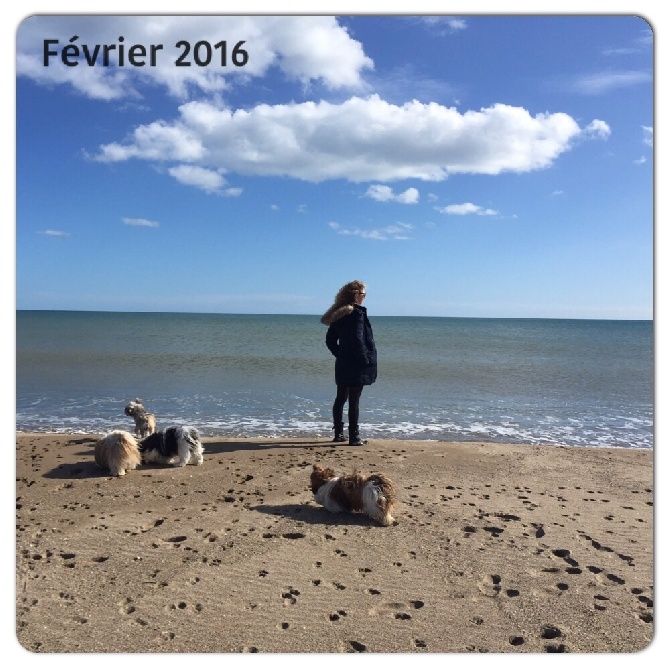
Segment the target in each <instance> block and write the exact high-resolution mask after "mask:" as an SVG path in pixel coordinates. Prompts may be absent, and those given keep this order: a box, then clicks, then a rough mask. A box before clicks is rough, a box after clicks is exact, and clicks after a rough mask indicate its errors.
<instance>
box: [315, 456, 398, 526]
mask: <svg viewBox="0 0 670 670" xmlns="http://www.w3.org/2000/svg"><path fill="white" fill-rule="evenodd" d="M310 482H311V488H312V493H313V494H314V500H315V501H316V502H317V503H319V504H320V505H323V506H324V507H325V508H326V509H327V510H328V511H329V512H364V513H365V514H367V515H368V516H369V517H370V518H371V519H374V520H375V521H378V522H379V523H380V524H381V525H382V526H388V525H390V524H391V523H393V517H392V516H391V511H392V510H393V506H394V505H395V503H396V491H395V485H394V484H393V482H392V481H391V480H390V479H389V478H388V477H387V476H386V475H382V474H377V473H375V474H372V475H368V476H366V475H362V474H360V473H358V472H354V473H353V474H351V475H341V476H338V475H336V474H335V471H334V470H333V469H332V468H322V467H320V466H319V465H314V467H313V469H312V474H311V476H310Z"/></svg>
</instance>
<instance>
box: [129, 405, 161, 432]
mask: <svg viewBox="0 0 670 670" xmlns="http://www.w3.org/2000/svg"><path fill="white" fill-rule="evenodd" d="M124 412H125V414H126V415H127V416H132V417H133V419H135V435H136V436H137V437H139V438H140V439H141V438H144V437H149V435H153V434H154V433H155V432H156V417H155V416H154V415H153V414H150V413H149V412H147V411H146V410H145V409H144V405H142V401H141V400H140V399H139V398H135V400H131V401H130V402H129V403H128V404H127V405H126V407H125V409H124Z"/></svg>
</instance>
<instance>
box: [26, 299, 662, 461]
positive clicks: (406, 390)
mask: <svg viewBox="0 0 670 670" xmlns="http://www.w3.org/2000/svg"><path fill="white" fill-rule="evenodd" d="M369 317H370V321H371V323H372V327H373V331H374V336H375V341H376V343H377V349H378V353H379V376H378V379H377V382H376V383H375V384H373V385H372V386H367V387H365V389H364V391H363V395H362V398H361V416H360V425H361V436H362V437H364V438H366V437H367V438H395V439H401V440H402V439H420V440H448V441H449V440H450V441H455V440H458V441H494V442H507V443H525V444H547V445H567V446H572V445H574V446H588V447H622V448H641V449H651V448H653V440H654V435H653V428H654V424H653V419H654V348H653V323H652V322H651V321H605V320H563V319H471V318H441V317H391V316H375V315H374V313H373V312H369ZM325 335H326V327H325V326H323V325H322V324H321V323H320V322H319V317H318V316H305V315H256V314H253V315H245V314H183V313H179V314H172V313H115V312H67V311H24V310H18V311H17V313H16V428H17V430H18V431H22V432H64V433H73V434H79V433H103V432H106V431H109V430H113V429H126V430H132V429H133V428H134V423H133V421H132V419H130V418H129V417H127V416H125V415H124V413H123V409H124V407H125V405H126V403H127V402H128V401H130V400H132V399H134V398H136V397H139V398H141V399H142V401H143V403H144V405H145V407H146V408H147V410H148V411H150V412H153V413H154V414H155V415H156V417H157V422H158V427H159V428H161V427H167V426H168V425H173V424H190V425H193V426H196V427H197V428H198V429H199V430H200V432H201V434H202V435H203V436H214V435H217V436H223V437H228V438H234V437H258V438H282V437H286V438H296V437H298V438H309V439H328V438H330V437H331V436H332V430H331V426H332V419H331V406H332V402H333V399H334V396H335V379H334V358H333V357H332V356H331V354H330V352H329V351H328V350H327V349H326V346H325ZM345 421H346V407H345Z"/></svg>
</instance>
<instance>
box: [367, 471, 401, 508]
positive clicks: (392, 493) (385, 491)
mask: <svg viewBox="0 0 670 670" xmlns="http://www.w3.org/2000/svg"><path fill="white" fill-rule="evenodd" d="M368 482H370V483H371V484H373V485H374V487H375V488H376V489H377V490H378V491H379V493H380V494H381V495H383V496H384V498H386V500H387V501H388V502H389V504H392V505H394V504H395V503H396V500H397V493H396V487H395V484H394V483H393V481H392V480H391V479H390V478H389V477H387V476H386V475H383V474H381V473H374V474H372V475H370V476H369V477H368Z"/></svg>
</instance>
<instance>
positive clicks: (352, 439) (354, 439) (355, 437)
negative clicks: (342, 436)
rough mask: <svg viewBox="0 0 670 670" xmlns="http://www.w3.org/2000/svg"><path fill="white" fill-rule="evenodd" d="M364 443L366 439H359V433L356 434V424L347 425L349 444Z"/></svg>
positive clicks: (356, 445) (358, 445)
mask: <svg viewBox="0 0 670 670" xmlns="http://www.w3.org/2000/svg"><path fill="white" fill-rule="evenodd" d="M366 443H367V440H361V438H360V435H359V434H358V426H349V446H350V447H360V446H361V445H362V444H366Z"/></svg>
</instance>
